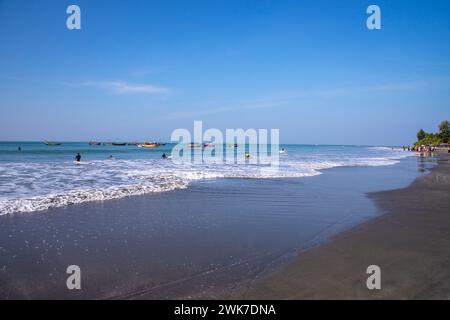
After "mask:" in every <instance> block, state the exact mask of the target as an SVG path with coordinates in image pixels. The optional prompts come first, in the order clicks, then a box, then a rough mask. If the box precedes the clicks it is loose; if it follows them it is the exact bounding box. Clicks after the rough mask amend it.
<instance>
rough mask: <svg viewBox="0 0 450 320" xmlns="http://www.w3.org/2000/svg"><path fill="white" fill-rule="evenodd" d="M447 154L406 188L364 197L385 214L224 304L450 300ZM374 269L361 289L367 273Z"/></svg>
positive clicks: (267, 276) (449, 165) (263, 278)
mask: <svg viewBox="0 0 450 320" xmlns="http://www.w3.org/2000/svg"><path fill="white" fill-rule="evenodd" d="M449 159H450V156H449V155H448V154H446V153H441V154H439V160H438V165H437V166H436V167H434V168H433V169H432V170H431V173H430V174H428V175H426V176H422V177H418V178H417V179H416V180H415V181H414V183H412V184H411V185H410V186H409V187H407V188H403V189H398V190H392V191H383V192H376V193H370V194H369V197H370V198H371V199H373V201H374V202H375V203H376V205H377V207H378V208H379V209H381V210H382V211H383V212H384V214H383V215H382V216H380V217H378V218H375V219H373V220H371V221H370V222H367V223H365V224H362V225H359V226H357V227H355V228H353V229H351V230H350V231H348V232H345V233H341V234H340V235H338V236H336V237H335V238H334V239H333V240H332V241H330V242H329V243H327V244H325V245H322V246H319V247H316V248H313V249H311V250H309V251H306V252H304V253H302V254H300V255H299V256H298V257H297V258H295V259H294V261H293V262H292V263H288V264H287V265H285V266H284V267H282V268H281V269H280V270H277V271H275V272H271V273H267V274H265V275H263V276H261V277H259V278H258V279H256V280H255V281H252V282H251V283H248V284H247V285H246V288H245V289H244V290H241V291H240V292H238V293H235V294H233V295H231V296H229V298H246V299H449V298H450V204H449V199H450V163H449ZM374 264H375V265H378V266H379V267H380V268H381V290H368V289H367V287H366V280H367V277H368V276H369V275H368V274H366V268H367V267H368V266H369V265H374Z"/></svg>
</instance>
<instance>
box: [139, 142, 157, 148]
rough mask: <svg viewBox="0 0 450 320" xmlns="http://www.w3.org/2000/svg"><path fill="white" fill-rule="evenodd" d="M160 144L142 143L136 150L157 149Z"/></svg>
mask: <svg viewBox="0 0 450 320" xmlns="http://www.w3.org/2000/svg"><path fill="white" fill-rule="evenodd" d="M160 145H161V144H159V143H157V142H144V143H140V144H138V145H137V146H138V148H157V147H159V146H160Z"/></svg>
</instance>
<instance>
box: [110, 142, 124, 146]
mask: <svg viewBox="0 0 450 320" xmlns="http://www.w3.org/2000/svg"><path fill="white" fill-rule="evenodd" d="M112 145H113V146H126V145H127V144H126V143H125V142H113V143H112Z"/></svg>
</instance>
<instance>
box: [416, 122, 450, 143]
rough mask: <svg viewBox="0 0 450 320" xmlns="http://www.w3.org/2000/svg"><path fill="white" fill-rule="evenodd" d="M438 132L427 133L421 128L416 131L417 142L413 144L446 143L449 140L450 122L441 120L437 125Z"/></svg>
mask: <svg viewBox="0 0 450 320" xmlns="http://www.w3.org/2000/svg"><path fill="white" fill-rule="evenodd" d="M438 128H439V132H438V133H429V132H425V131H424V130H423V129H420V130H419V132H417V142H416V143H415V144H414V145H415V146H422V145H430V144H431V145H434V146H437V145H440V144H447V143H449V140H450V122H448V121H447V120H444V121H442V122H441V123H440V124H439V126H438Z"/></svg>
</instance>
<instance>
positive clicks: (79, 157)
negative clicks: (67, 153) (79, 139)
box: [75, 152, 81, 162]
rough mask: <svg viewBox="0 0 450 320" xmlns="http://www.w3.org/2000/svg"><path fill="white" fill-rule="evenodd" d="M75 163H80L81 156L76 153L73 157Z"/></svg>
mask: <svg viewBox="0 0 450 320" xmlns="http://www.w3.org/2000/svg"><path fill="white" fill-rule="evenodd" d="M75 161H76V162H80V161H81V154H80V153H79V152H78V153H77V155H76V156H75Z"/></svg>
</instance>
